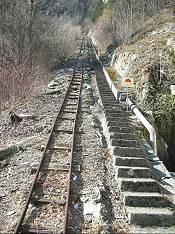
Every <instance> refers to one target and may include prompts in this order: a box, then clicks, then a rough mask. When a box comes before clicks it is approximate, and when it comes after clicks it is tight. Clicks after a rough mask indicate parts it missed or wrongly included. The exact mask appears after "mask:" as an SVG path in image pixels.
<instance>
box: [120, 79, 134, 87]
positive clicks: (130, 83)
mask: <svg viewBox="0 0 175 234" xmlns="http://www.w3.org/2000/svg"><path fill="white" fill-rule="evenodd" d="M122 86H123V87H134V79H133V78H123V79H122Z"/></svg>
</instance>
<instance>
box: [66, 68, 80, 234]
mask: <svg viewBox="0 0 175 234" xmlns="http://www.w3.org/2000/svg"><path fill="white" fill-rule="evenodd" d="M82 82H83V66H82V68H81V85H80V89H79V93H78V103H77V110H76V114H75V120H74V127H73V137H72V148H71V162H70V169H69V184H68V193H67V198H66V207H65V210H66V214H65V221H64V230H63V234H66V230H67V221H68V212H69V201H70V187H71V172H72V164H73V155H74V146H75V131H76V122H77V115H78V111H79V106H80V95H81V90H82Z"/></svg>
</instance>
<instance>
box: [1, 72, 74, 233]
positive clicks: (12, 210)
mask: <svg viewBox="0 0 175 234" xmlns="http://www.w3.org/2000/svg"><path fill="white" fill-rule="evenodd" d="M72 72H73V69H65V70H59V71H58V72H57V74H56V77H55V78H54V81H56V82H55V83H56V84H57V86H55V87H59V92H58V93H57V94H54V95H47V91H48V89H50V88H51V87H52V84H53V83H52V82H51V84H50V85H48V87H46V88H45V89H44V90H43V92H42V93H41V95H38V96H35V97H33V98H32V99H31V100H30V101H29V102H28V103H23V104H21V105H19V106H18V107H17V108H16V109H15V110H14V111H15V113H17V114H21V113H22V114H32V115H34V116H36V118H35V119H27V118H26V119H25V118H24V119H23V120H22V122H20V123H19V124H13V125H12V124H11V123H10V122H9V116H8V111H5V112H4V113H2V116H1V117H0V138H1V142H0V148H1V149H4V148H6V147H8V146H9V145H14V146H20V151H19V152H17V153H15V154H13V155H9V156H8V157H7V156H6V157H5V158H4V160H2V161H0V233H1V232H2V233H11V232H12V229H13V228H14V226H15V223H16V221H17V220H18V219H17V217H18V216H19V214H20V213H21V209H22V208H23V205H24V203H25V200H26V198H27V195H28V191H29V188H30V186H31V182H32V178H33V175H32V174H31V167H32V166H33V165H34V164H38V163H39V160H40V158H41V156H42V151H41V149H40V146H41V145H45V144H46V141H47V138H48V134H49V131H50V128H51V126H52V123H53V121H54V118H55V116H56V114H57V111H58V109H59V106H60V104H61V101H62V100H63V97H64V93H65V91H66V88H67V87H68V83H69V80H70V77H71V75H72ZM55 83H54V84H55Z"/></svg>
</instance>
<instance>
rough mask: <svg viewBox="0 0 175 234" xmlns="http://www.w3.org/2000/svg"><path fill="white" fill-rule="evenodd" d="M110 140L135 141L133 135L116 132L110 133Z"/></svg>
mask: <svg viewBox="0 0 175 234" xmlns="http://www.w3.org/2000/svg"><path fill="white" fill-rule="evenodd" d="M109 118H110V117H109ZM112 118H113V117H112ZM110 138H111V139H125V140H136V139H137V138H136V136H135V134H134V133H118V132H115V133H111V134H110Z"/></svg>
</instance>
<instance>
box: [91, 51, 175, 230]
mask: <svg viewBox="0 0 175 234" xmlns="http://www.w3.org/2000/svg"><path fill="white" fill-rule="evenodd" d="M91 53H92V54H93V60H94V64H95V72H96V74H97V75H96V80H97V86H98V89H99V93H100V97H101V104H102V106H103V113H104V117H105V118H104V119H105V121H103V129H106V130H105V131H104V134H105V136H106V138H107V142H108V147H109V148H110V150H111V152H112V154H113V161H114V167H115V169H116V181H117V183H118V184H119V187H120V190H121V192H122V193H123V194H124V200H125V206H126V209H127V211H128V214H129V222H130V223H131V224H133V225H134V233H175V226H174V225H175V209H174V208H175V205H174V194H172V193H171V192H170V191H168V190H167V189H165V188H164V187H163V186H162V185H161V184H160V183H159V182H158V179H157V178H156V176H155V174H154V173H153V170H152V164H151V163H150V161H149V159H147V157H146V155H145V153H144V150H143V143H141V142H140V140H139V139H137V137H136V135H135V133H134V130H133V129H132V127H131V126H130V125H129V121H128V120H129V119H128V117H129V116H128V115H130V114H128V113H127V112H125V110H124V109H122V107H121V106H120V105H119V103H117V101H116V98H115V96H114V95H113V93H112V91H111V89H110V87H109V85H108V83H107V81H106V79H105V76H104V73H103V70H102V67H101V65H100V63H99V62H98V61H97V59H96V58H95V53H94V50H93V48H92V47H91ZM173 226H174V227H173Z"/></svg>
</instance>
